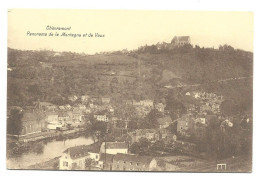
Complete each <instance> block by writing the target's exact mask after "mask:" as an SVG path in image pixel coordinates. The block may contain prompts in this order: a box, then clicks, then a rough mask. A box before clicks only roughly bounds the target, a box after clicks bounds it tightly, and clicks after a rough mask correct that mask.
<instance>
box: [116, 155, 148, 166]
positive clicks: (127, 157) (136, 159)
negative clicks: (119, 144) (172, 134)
mask: <svg viewBox="0 0 260 179" xmlns="http://www.w3.org/2000/svg"><path fill="white" fill-rule="evenodd" d="M152 160H153V157H150V156H139V155H131V154H120V153H118V154H116V155H115V157H114V161H128V162H135V163H140V164H145V165H149V164H150V162H151V161H152Z"/></svg>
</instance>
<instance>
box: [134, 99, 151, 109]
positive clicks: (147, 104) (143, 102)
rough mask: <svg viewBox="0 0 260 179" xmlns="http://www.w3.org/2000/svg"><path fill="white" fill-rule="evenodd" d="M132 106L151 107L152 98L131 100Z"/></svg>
mask: <svg viewBox="0 0 260 179" xmlns="http://www.w3.org/2000/svg"><path fill="white" fill-rule="evenodd" d="M133 105H134V106H143V107H153V100H150V99H146V100H141V101H135V100H133Z"/></svg>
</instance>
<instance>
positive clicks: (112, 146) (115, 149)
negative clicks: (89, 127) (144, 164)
mask: <svg viewBox="0 0 260 179" xmlns="http://www.w3.org/2000/svg"><path fill="white" fill-rule="evenodd" d="M100 153H107V154H113V155H115V154H118V153H122V154H127V153H128V144H127V143H125V142H103V143H102V145H101V147H100Z"/></svg>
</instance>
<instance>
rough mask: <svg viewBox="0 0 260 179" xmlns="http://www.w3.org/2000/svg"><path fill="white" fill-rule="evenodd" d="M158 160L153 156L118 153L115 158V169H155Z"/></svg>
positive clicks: (113, 167)
mask: <svg viewBox="0 0 260 179" xmlns="http://www.w3.org/2000/svg"><path fill="white" fill-rule="evenodd" d="M156 167H157V161H156V160H155V159H154V158H153V157H149V156H139V155H131V154H116V155H115V156H114V158H113V165H112V170H113V171H153V170H154V169H156Z"/></svg>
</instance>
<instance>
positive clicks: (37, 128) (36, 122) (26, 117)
mask: <svg viewBox="0 0 260 179" xmlns="http://www.w3.org/2000/svg"><path fill="white" fill-rule="evenodd" d="M44 117H45V116H44V114H42V113H34V112H25V113H24V114H23V117H22V119H21V122H22V131H21V132H20V135H28V134H33V133H39V132H42V130H45V129H46V128H47V123H46V122H45V120H44Z"/></svg>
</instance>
